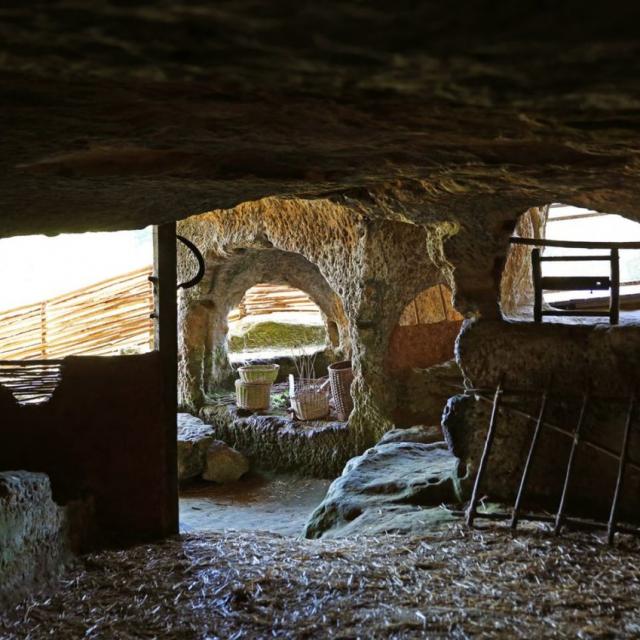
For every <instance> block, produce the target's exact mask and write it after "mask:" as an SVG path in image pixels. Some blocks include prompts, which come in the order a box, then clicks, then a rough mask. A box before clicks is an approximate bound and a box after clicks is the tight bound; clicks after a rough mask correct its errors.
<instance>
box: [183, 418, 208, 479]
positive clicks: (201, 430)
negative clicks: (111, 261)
mask: <svg viewBox="0 0 640 640" xmlns="http://www.w3.org/2000/svg"><path fill="white" fill-rule="evenodd" d="M213 440H214V432H213V429H212V428H211V427H210V426H209V425H208V424H205V423H204V422H202V420H200V418H196V417H195V416H192V415H191V414H189V413H179V414H178V480H179V481H181V482H182V481H184V480H189V479H191V478H197V477H198V476H200V475H202V473H203V471H204V470H205V467H206V464H207V450H208V449H209V445H210V444H211V443H212V442H213Z"/></svg>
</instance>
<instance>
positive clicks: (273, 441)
mask: <svg viewBox="0 0 640 640" xmlns="http://www.w3.org/2000/svg"><path fill="white" fill-rule="evenodd" d="M200 417H201V418H202V420H203V421H204V422H205V423H207V424H208V425H210V426H211V428H212V430H213V433H214V436H215V438H217V439H219V440H222V441H223V442H226V443H227V444H228V445H229V446H231V447H233V448H235V449H237V450H238V451H241V452H242V453H244V454H245V455H246V456H247V457H248V458H249V460H250V462H251V467H252V468H253V469H259V470H263V471H273V472H290V471H295V472H297V473H298V474H301V475H303V476H307V477H316V478H335V477H336V476H337V475H339V474H340V473H341V471H342V469H343V467H344V465H345V464H346V463H347V461H348V460H349V459H350V458H352V457H353V456H354V455H355V451H356V448H355V434H354V432H353V431H351V430H349V429H348V423H346V422H338V421H333V420H309V421H305V422H296V421H294V420H292V419H290V418H289V417H287V416H286V415H284V414H282V415H279V414H278V413H277V412H275V411H272V412H269V413H252V414H249V415H247V414H246V412H243V411H241V410H238V408H237V407H236V405H235V404H234V403H233V402H232V401H230V400H229V401H225V400H224V399H221V400H220V401H219V402H217V403H216V404H209V405H205V406H204V407H203V408H202V409H201V410H200Z"/></svg>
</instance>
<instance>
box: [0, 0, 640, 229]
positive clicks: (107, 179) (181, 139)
mask: <svg viewBox="0 0 640 640" xmlns="http://www.w3.org/2000/svg"><path fill="white" fill-rule="evenodd" d="M578 15H579V16H580V19H579V20H578V19H576V16H578ZM0 17H1V18H2V20H1V21H0V25H1V26H0V36H1V37H0V43H2V44H1V52H2V55H1V56H0V81H1V83H2V89H1V91H2V93H3V95H5V96H6V98H7V99H6V101H5V105H4V109H3V115H4V118H5V120H4V123H3V125H4V126H3V132H4V134H5V135H4V136H3V149H2V150H3V153H2V154H1V159H2V165H1V167H0V180H1V182H0V198H1V199H0V204H1V205H2V210H3V211H4V212H5V215H4V216H3V218H2V221H1V224H0V235H7V234H13V233H27V232H59V231H63V230H69V229H75V230H80V229H82V230H87V229H89V228H95V229H98V228H111V229H113V228H122V227H134V226H143V225H146V224H149V223H155V222H161V221H166V220H169V219H177V218H182V217H184V216H185V215H188V214H190V213H198V212H202V211H207V210H211V209H214V208H227V207H231V206H234V205H236V204H237V203H238V202H240V201H246V200H253V199H258V198H260V197H263V196H265V195H273V194H286V195H287V196H290V195H300V194H306V195H311V196H313V197H315V196H317V195H320V194H326V193H332V194H335V193H338V192H340V191H342V192H345V193H349V195H350V196H353V195H354V193H359V195H362V196H364V197H368V196H367V193H371V194H374V195H373V197H374V198H378V197H379V198H380V201H381V202H384V201H385V200H387V201H388V198H386V197H385V195H383V194H384V191H383V190H380V187H381V186H382V185H383V184H386V185H387V186H392V187H396V186H397V185H398V184H399V183H400V182H402V181H404V184H405V186H407V187H408V188H412V186H416V185H424V187H425V190H424V191H425V198H424V200H423V202H422V204H423V207H422V211H421V212H420V213H417V212H409V211H403V210H402V208H401V207H398V208H396V209H395V211H394V215H395V216H397V217H402V216H411V217H414V219H416V220H417V219H419V218H423V219H424V218H425V217H430V216H432V215H434V213H439V212H441V211H443V210H444V209H447V210H449V211H453V210H458V211H462V210H464V212H465V214H464V215H465V216H467V217H468V218H469V219H470V220H471V219H473V218H476V217H478V218H481V219H482V220H483V222H484V223H488V218H489V217H491V212H492V211H496V210H498V209H501V208H502V207H503V206H504V205H505V204H507V206H508V207H510V208H511V210H512V211H513V210H520V211H523V210H524V209H526V208H528V207H529V206H532V205H536V204H540V203H541V202H548V201H552V200H560V201H569V202H573V203H576V204H579V203H587V202H589V203H590V204H591V205H592V206H596V207H603V208H605V207H606V206H609V207H610V208H611V209H612V210H621V209H622V208H625V209H627V211H629V212H630V213H631V214H633V213H634V212H635V213H637V211H636V210H637V206H636V203H637V200H638V188H639V187H638V186H637V185H638V182H639V181H638V179H637V177H638V171H639V167H638V162H637V153H638V135H637V133H638V130H639V129H640V122H639V118H640V116H639V115H638V114H639V113H640V110H639V109H638V97H637V96H638V95H639V92H638V85H639V82H640V79H639V75H638V73H637V58H638V41H637V34H636V31H635V26H636V25H637V23H638V19H639V16H638V9H637V6H636V5H635V3H631V2H626V3H616V6H615V8H611V9H610V10H606V9H604V8H603V7H602V6H600V5H598V4H595V3H594V4H593V6H587V5H586V4H585V3H578V2H576V1H575V0H572V1H564V2H560V3H553V4H552V5H549V6H541V5H540V3H537V2H532V1H529V2H524V3H518V4H517V6H516V5H512V4H511V3H507V4H502V3H501V4H496V5H493V6H491V7H489V6H487V5H486V4H484V3H480V4H477V5H476V4H473V3H467V4H466V5H465V7H464V10H463V11H461V10H460V9H459V8H458V7H452V6H450V5H448V4H443V3H435V2H426V3H419V4H416V3H415V2H409V1H408V0H404V1H403V2H400V3H397V4H396V5H394V11H393V12H390V11H389V10H388V5H387V4H386V3H381V2H371V3H367V4H366V6H365V5H363V4H362V3H361V2H358V1H357V0H346V1H345V2H340V3H327V4H323V3H320V4H317V3H313V4H306V3H305V4H300V3H298V2H293V0H288V1H283V2H278V3H276V4H274V3H267V2H248V1H247V0H240V1H237V0H234V1H233V2H219V3H215V6H213V5H211V3H208V2H204V1H202V0H201V1H200V2H198V1H194V2H190V3H188V4H184V3H175V2H170V0H161V1H160V2H158V3H154V5H153V7H150V6H149V5H148V3H136V2H131V3H114V2H90V3H77V2H74V1H73V0H61V1H59V2H55V3H38V4H37V5H35V6H34V3H18V2H15V1H13V2H8V3H5V5H4V6H3V11H2V14H1V16H0ZM78 52H82V53H83V55H79V54H78ZM612 185H614V186H612ZM376 192H377V193H376ZM123 202H126V203H127V206H126V207H123V206H121V204H122V203H123ZM43 203H46V206H43ZM75 212H78V214H77V215H75Z"/></svg>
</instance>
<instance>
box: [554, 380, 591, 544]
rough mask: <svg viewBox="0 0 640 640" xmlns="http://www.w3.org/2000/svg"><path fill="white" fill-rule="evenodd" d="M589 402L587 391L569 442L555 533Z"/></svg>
mask: <svg viewBox="0 0 640 640" xmlns="http://www.w3.org/2000/svg"><path fill="white" fill-rule="evenodd" d="M588 403H589V393H588V392H587V393H585V394H584V396H583V399H582V407H581V409H580V417H579V418H578V424H577V425H576V430H575V432H574V434H573V442H572V443H571V452H570V453H569V461H568V462H567V472H566V474H565V477H564V486H563V487H562V495H561V496H560V505H559V506H558V513H557V514H556V522H555V526H554V528H553V532H554V533H555V534H558V533H560V529H561V527H562V520H563V517H564V508H565V505H566V502H567V492H568V490H569V483H570V482H571V472H572V471H573V463H574V460H575V457H576V451H577V450H578V444H579V442H580V431H581V430H582V425H583V423H584V416H585V414H586V412H587V404H588Z"/></svg>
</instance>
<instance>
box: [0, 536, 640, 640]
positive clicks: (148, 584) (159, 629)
mask: <svg viewBox="0 0 640 640" xmlns="http://www.w3.org/2000/svg"><path fill="white" fill-rule="evenodd" d="M639 635H640V543H638V542H637V541H630V540H628V539H621V540H620V541H619V542H618V545H617V547H615V548H610V547H608V546H607V545H606V544H603V543H602V540H601V539H600V538H599V537H598V538H596V537H594V536H589V535H584V534H581V535H578V534H571V535H566V536H563V537H561V538H554V537H553V536H551V535H550V534H548V533H546V532H542V531H539V530H535V531H530V532H527V533H525V532H522V533H519V534H518V535H517V537H512V535H511V534H510V533H508V532H505V531H496V530H495V529H491V530H488V531H483V532H480V531H473V532H470V531H468V530H466V529H464V528H463V527H462V526H461V525H456V526H454V527H452V528H451V529H450V530H449V531H446V532H443V533H441V534H439V535H430V536H423V537H399V536H392V537H383V538H359V539H349V540H344V539H343V540H332V541H305V540H295V539H292V538H284V537H280V536H274V535H272V534H258V533H250V532H243V533H241V534H237V533H234V534H217V533H209V534H187V535H183V536H181V537H177V538H174V539H170V540H167V541H166V542H164V543H159V544H155V545H145V546H139V547H135V548H132V549H129V550H126V551H117V552H114V551H111V552H102V553H99V554H95V555H91V556H88V557H86V558H85V559H84V561H83V563H82V564H81V566H79V567H78V568H77V569H74V570H71V571H69V572H68V573H67V574H66V575H65V576H64V578H63V579H61V580H60V581H59V584H58V589H57V590H56V591H54V592H52V593H51V592H50V593H47V594H44V595H41V596H39V597H36V598H34V599H32V600H30V601H28V602H25V603H23V604H21V605H20V606H18V607H17V608H16V609H15V610H14V611H12V612H6V613H5V614H4V617H3V616H2V614H0V637H1V638H3V639H13V638H16V639H27V638H29V639H30V640H38V639H40V638H64V639H70V640H72V639H75V638H94V639H95V638H105V639H107V638H108V639H111V638H116V639H119V640H121V639H133V638H165V639H168V640H177V639H181V640H183V639H196V638H198V639H203V640H204V639H205V638H210V639H213V638H224V639H225V640H227V639H228V640H234V639H235V640H238V639H240V638H267V637H269V638H296V639H297V638H314V639H315V638H363V639H367V640H368V639H371V638H398V639H400V638H425V637H428V638H439V637H451V638H470V637H498V638H542V637H572V638H574V637H578V638H605V637H607V638H610V637H615V638H637V637H638V636H639Z"/></svg>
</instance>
